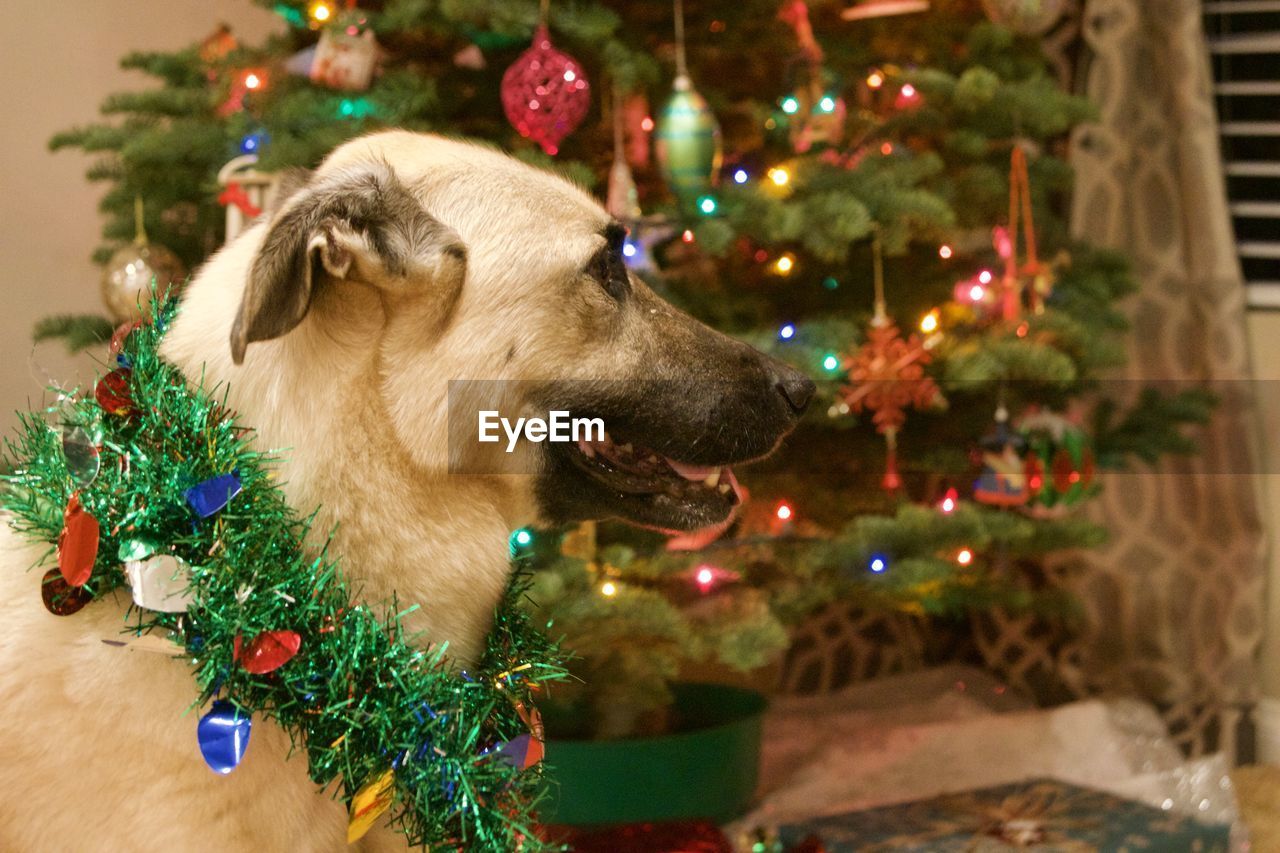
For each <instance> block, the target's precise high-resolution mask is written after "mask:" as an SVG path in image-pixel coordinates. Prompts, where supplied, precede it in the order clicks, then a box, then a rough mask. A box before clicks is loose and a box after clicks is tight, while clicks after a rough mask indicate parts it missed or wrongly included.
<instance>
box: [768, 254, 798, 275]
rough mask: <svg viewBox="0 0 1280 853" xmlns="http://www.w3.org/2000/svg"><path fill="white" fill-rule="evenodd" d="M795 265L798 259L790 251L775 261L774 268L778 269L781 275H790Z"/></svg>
mask: <svg viewBox="0 0 1280 853" xmlns="http://www.w3.org/2000/svg"><path fill="white" fill-rule="evenodd" d="M795 265H796V259H795V257H793V256H792V255H791V254H789V253H788V254H786V255H783V256H782V257H780V258H778V259H777V260H776V261H774V262H773V268H774V269H775V270H777V271H778V273H779V274H780V275H790V274H791V270H792V269H794V268H795Z"/></svg>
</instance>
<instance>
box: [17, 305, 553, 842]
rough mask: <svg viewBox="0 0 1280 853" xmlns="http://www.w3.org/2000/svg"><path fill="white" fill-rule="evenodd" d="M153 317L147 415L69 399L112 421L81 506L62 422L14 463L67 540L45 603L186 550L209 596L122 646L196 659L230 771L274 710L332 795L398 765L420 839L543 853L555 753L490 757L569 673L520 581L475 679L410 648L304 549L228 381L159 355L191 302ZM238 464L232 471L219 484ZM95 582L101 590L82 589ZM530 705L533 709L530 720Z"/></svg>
mask: <svg viewBox="0 0 1280 853" xmlns="http://www.w3.org/2000/svg"><path fill="white" fill-rule="evenodd" d="M151 310H153V311H154V312H155V314H156V320H155V322H153V323H150V324H147V325H144V326H141V327H139V328H137V329H135V330H133V331H132V333H130V334H128V335H127V337H124V339H123V340H122V341H121V342H120V352H119V354H118V357H119V358H121V359H123V360H124V361H125V362H127V363H128V364H129V365H130V370H129V371H127V372H120V373H118V374H117V376H118V377H120V378H121V379H123V380H124V382H125V383H126V385H124V386H121V387H117V388H116V389H114V390H115V391H116V392H118V395H119V396H120V397H123V398H126V399H128V400H130V401H132V406H133V411H134V414H133V416H131V417H130V418H128V419H125V418H120V417H115V416H112V415H109V414H107V413H106V412H104V410H103V409H102V407H101V406H99V404H98V403H97V400H96V395H91V396H89V397H88V398H74V399H70V400H68V402H67V404H66V406H65V407H64V408H63V410H62V411H60V412H59V422H60V423H62V424H67V425H69V426H75V427H80V428H82V429H84V430H85V432H86V433H89V434H90V435H91V436H96V435H97V433H98V432H99V431H100V432H101V439H100V440H99V441H98V442H97V446H98V448H99V453H100V455H101V456H102V460H101V467H100V470H99V472H98V475H97V477H96V478H95V479H94V480H93V481H92V483H90V484H89V485H87V486H83V487H81V488H80V491H79V493H78V494H73V495H72V499H71V500H69V501H68V512H67V517H66V522H65V523H64V522H61V521H59V520H58V519H57V517H56V514H52V515H54V517H50V516H51V513H49V512H48V500H49V496H65V495H67V494H68V492H69V491H71V489H72V482H71V478H70V476H69V474H68V471H67V466H66V460H65V457H64V453H63V449H62V435H61V433H60V431H59V430H57V429H50V428H49V426H48V424H47V423H46V422H45V420H44V418H43V417H40V416H36V415H29V416H25V417H24V418H23V421H22V426H23V429H22V431H21V433H20V435H19V436H18V437H17V439H16V440H15V441H14V442H13V443H12V444H11V445H10V453H11V454H12V458H9V459H7V460H5V462H4V464H3V470H5V471H8V472H10V473H8V474H5V475H3V481H4V488H3V489H0V501H2V502H3V509H4V510H5V511H6V512H8V513H9V514H10V516H11V517H12V518H13V520H14V522H15V524H16V525H17V527H18V529H19V530H21V531H23V532H24V534H25V535H27V536H29V537H31V538H32V540H33V541H41V542H46V543H54V542H59V540H60V544H61V547H60V548H59V549H58V551H59V554H58V557H59V568H58V569H56V570H55V571H56V573H57V574H56V576H54V577H51V578H50V582H49V583H48V584H42V589H41V599H42V600H43V601H45V602H46V604H45V606H46V607H48V608H50V609H51V611H53V612H55V613H58V612H65V613H70V612H72V610H73V609H74V608H75V607H76V606H77V605H80V604H82V602H83V600H87V598H88V597H89V593H90V592H92V594H93V596H95V597H100V596H102V594H103V593H110V592H113V591H116V590H121V589H122V588H123V587H124V586H125V585H126V584H127V583H128V580H129V575H128V570H127V569H126V568H125V567H122V566H121V565H120V562H118V560H117V555H118V554H121V553H124V554H126V555H127V556H136V555H147V556H144V557H143V560H147V561H149V560H155V559H157V558H156V556H155V555H157V554H159V555H171V556H173V557H174V558H176V559H178V560H181V561H182V562H183V563H184V564H185V566H186V571H187V572H188V573H189V575H190V582H189V584H188V588H189V590H190V594H191V597H192V599H193V602H194V603H192V604H191V606H189V607H188V609H187V612H185V613H170V612H164V611H161V610H151V609H142V608H139V609H137V610H134V611H133V612H132V613H131V614H130V616H129V621H130V628H131V629H132V633H131V635H130V636H129V637H123V638H121V639H120V640H111V641H109V642H108V643H107V644H108V645H112V646H115V647H119V648H122V649H127V650H139V651H141V650H149V649H155V650H157V651H159V652H161V653H163V654H167V655H178V656H182V657H185V658H187V659H188V660H195V661H199V665H196V666H193V667H192V668H191V671H192V673H193V675H194V677H195V679H196V683H197V689H196V691H195V693H196V698H197V699H198V701H199V702H201V703H208V702H214V700H215V699H216V700H219V701H218V702H214V704H213V707H212V708H210V709H209V713H208V714H206V715H205V717H204V718H203V719H202V720H201V721H200V725H198V726H197V735H198V741H199V748H200V752H201V754H202V755H203V756H204V757H205V760H206V762H208V764H209V765H210V767H211V768H213V769H214V770H215V771H216V772H218V773H227V772H229V771H230V770H231V769H232V768H234V767H235V766H236V764H237V763H238V762H239V761H240V760H241V759H242V757H243V755H244V747H245V745H246V744H247V735H248V732H249V720H250V718H251V716H252V715H253V714H255V713H267V714H269V715H270V716H271V717H272V719H273V720H275V721H276V722H278V724H279V725H280V726H281V727H282V728H284V729H285V730H286V731H287V733H288V734H289V736H290V737H291V739H292V740H293V742H294V743H296V744H299V745H301V750H303V751H305V754H306V755H307V759H308V762H309V765H310V767H309V773H310V775H311V778H312V779H313V780H314V781H315V782H316V784H317V785H318V786H319V787H320V788H322V789H325V790H329V791H337V792H352V793H354V792H356V791H357V790H359V788H360V787H361V786H362V785H364V784H365V783H367V782H368V781H369V774H370V772H371V770H372V769H374V768H377V769H379V770H380V769H381V768H385V767H386V766H387V763H388V762H391V763H392V764H394V766H395V767H396V771H395V774H394V778H393V782H392V786H393V789H394V803H397V804H400V805H399V806H398V807H397V809H396V810H395V814H394V817H393V819H394V820H396V821H397V822H398V823H399V824H400V825H401V826H402V827H403V828H404V830H405V831H406V832H407V833H408V835H409V837H410V838H411V839H413V841H414V843H415V844H421V845H426V846H428V847H430V848H431V849H437V848H439V849H446V848H451V847H452V846H456V841H457V839H458V838H460V837H465V838H466V839H468V844H469V845H470V846H473V847H474V848H475V849H478V850H511V849H517V848H519V849H522V850H524V851H528V853H533V851H545V850H546V849H547V848H546V846H545V845H544V844H543V842H541V841H540V840H538V839H536V838H533V837H531V836H529V835H528V832H527V827H529V826H530V820H531V816H530V807H531V803H532V802H533V800H534V799H536V797H537V795H538V792H540V791H541V790H542V789H543V787H544V785H545V782H544V781H543V779H542V771H541V765H537V766H532V767H530V768H529V769H527V770H519V769H517V768H516V767H514V766H512V765H511V764H510V763H509V762H507V761H500V760H484V759H485V752H486V748H487V747H489V746H490V745H492V744H496V743H507V742H509V741H511V740H513V739H514V738H516V737H518V736H519V735H521V734H525V733H528V732H530V729H531V726H530V723H529V722H528V721H527V720H532V719H535V718H534V716H533V714H532V710H531V709H532V700H533V697H534V691H535V689H537V688H539V687H540V686H542V685H544V684H546V683H547V682H548V681H552V680H558V679H560V678H563V677H564V672H563V670H562V669H561V668H560V667H559V665H558V663H557V662H556V660H555V652H554V651H553V650H554V646H553V644H551V643H550V641H548V640H547V639H546V637H545V636H543V635H542V634H541V633H539V632H538V631H537V630H536V629H534V628H533V627H532V625H531V624H530V622H529V618H528V616H527V614H526V613H525V612H524V611H522V610H521V609H520V608H519V606H518V602H519V601H520V600H521V599H522V597H523V596H524V595H525V590H526V586H525V584H524V581H523V580H520V581H518V582H517V583H515V584H513V585H512V586H511V587H510V589H508V590H507V592H506V593H505V594H504V596H503V598H502V599H501V601H500V603H499V606H498V607H497V609H496V611H495V614H494V622H493V625H492V628H491V630H490V633H489V635H488V637H487V641H486V649H485V651H484V653H483V654H482V655H481V656H480V657H479V661H480V663H479V664H478V665H477V666H475V667H473V668H468V670H467V671H466V672H465V673H463V672H459V671H458V670H457V669H456V668H455V667H454V666H453V665H452V664H451V663H450V662H449V661H448V660H447V659H446V658H445V656H444V651H443V650H442V649H440V648H438V647H428V648H423V647H421V646H419V645H416V644H411V643H410V642H409V640H408V639H407V638H408V637H409V636H410V635H409V634H408V632H407V630H406V629H405V628H404V626H403V625H402V624H401V622H400V617H399V616H398V615H395V614H392V615H390V616H387V615H385V614H384V613H383V611H382V609H381V608H375V607H369V606H367V605H365V604H364V603H363V602H360V601H359V600H358V599H353V598H352V597H351V594H350V592H349V590H350V589H351V588H352V586H351V584H350V581H349V580H347V578H346V575H345V573H344V572H343V571H342V570H341V568H340V567H339V566H337V565H336V564H335V563H334V562H333V560H332V557H331V556H328V555H326V554H325V552H324V551H323V549H321V550H320V551H318V552H317V550H316V549H314V548H312V547H310V546H308V545H307V544H306V543H308V542H315V541H321V542H323V540H324V537H323V535H321V534H319V533H318V532H316V531H312V530H310V529H309V526H308V519H307V518H299V516H298V515H297V514H296V513H295V512H294V511H293V510H291V509H290V508H289V506H288V504H287V503H286V501H285V499H284V495H283V494H282V493H281V491H280V489H279V487H278V486H277V485H276V483H275V481H274V479H273V473H272V472H273V471H275V470H277V466H278V462H276V461H275V460H273V459H272V458H271V457H270V456H268V455H266V454H263V453H261V452H259V451H257V450H254V449H252V448H251V447H250V446H249V445H248V443H247V442H248V440H249V438H248V436H247V435H246V433H245V431H244V430H243V427H242V426H240V425H239V424H237V423H236V422H235V419H234V417H232V416H231V415H230V414H229V413H227V412H225V411H224V410H223V409H222V407H221V406H220V405H219V402H218V401H219V400H221V399H223V396H222V395H223V393H224V390H223V389H219V391H218V398H217V399H214V398H212V397H211V396H210V393H209V392H208V391H207V390H206V389H204V388H202V387H201V386H199V385H198V384H189V383H188V382H187V380H186V378H185V377H184V376H183V375H182V374H181V373H180V372H178V370H177V369H175V368H174V367H172V366H171V365H169V364H167V363H166V362H164V361H163V360H162V359H161V358H160V356H159V354H158V349H159V346H160V343H161V340H162V337H163V334H164V329H165V328H166V327H167V326H169V325H170V324H171V321H172V318H173V314H174V312H175V311H176V310H177V306H176V303H175V302H174V301H169V302H168V303H166V304H165V305H164V306H162V307H159V308H155V309H151ZM228 471H231V472H236V480H235V483H234V484H233V483H230V482H229V481H227V480H222V479H220V478H221V477H223V476H225V472H228ZM210 482H213V483H214V484H215V486H216V487H215V488H212V489H210V490H209V494H207V495H206V496H211V497H212V498H213V504H214V505H221V504H224V503H225V499H226V498H227V496H228V495H229V493H231V492H233V491H234V490H235V487H237V486H238V488H239V490H240V494H239V496H238V497H237V498H236V499H235V505H234V508H235V511H234V512H231V511H226V510H224V511H222V512H221V513H218V514H217V515H216V516H214V517H211V519H210V521H208V522H207V523H196V524H193V523H192V522H193V521H197V520H198V515H197V511H198V510H201V509H205V508H212V506H209V505H205V504H202V503H201V501H200V500H197V501H196V502H195V504H194V505H193V504H192V503H189V502H188V492H189V490H190V489H191V488H192V487H193V484H204V483H210ZM81 504H82V505H83V507H91V508H92V509H93V513H92V516H90V515H89V513H88V512H86V511H85V510H84V509H83V508H81V507H80V505H81ZM99 522H101V528H100V529H99V528H98V523H99ZM94 531H96V532H97V534H98V537H100V541H99V542H98V543H97V547H94V548H89V547H88V544H89V543H90V537H88V536H87V535H85V534H86V533H87V532H94ZM149 549H151V551H150V553H148V551H149ZM95 555H96V557H95ZM64 569H65V570H66V573H65V574H64V571H63V570H64ZM67 575H70V577H69V578H68V577H67ZM161 577H163V575H161ZM82 579H90V584H89V587H90V589H89V590H84V589H80V588H77V587H75V586H74V585H72V584H71V582H72V581H75V582H79V581H81V580H82ZM146 600H148V601H149V600H150V599H146ZM104 606H105V605H104ZM264 635H265V636H264ZM169 638H172V640H171V639H169ZM138 689H139V690H145V689H147V685H146V684H145V683H140V684H139V685H138ZM517 703H520V704H522V705H523V706H524V707H525V708H528V709H530V711H529V712H528V713H526V714H524V715H522V714H521V713H520V712H519V711H518V710H517V709H516V705H517ZM353 709H358V711H359V712H358V713H354V712H353ZM156 724H157V725H161V724H162V721H156ZM173 724H174V725H181V723H180V722H179V720H178V718H176V717H175V718H174V721H173ZM533 740H534V739H531V740H530V743H529V751H531V750H533V749H534V742H533ZM529 751H526V762H527V761H528V756H529ZM397 762H398V763H397ZM373 772H377V771H376V770H375V771H373ZM342 796H343V798H344V800H347V802H348V803H349V802H350V797H351V794H342Z"/></svg>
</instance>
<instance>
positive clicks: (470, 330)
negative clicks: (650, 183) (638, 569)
mask: <svg viewBox="0 0 1280 853" xmlns="http://www.w3.org/2000/svg"><path fill="white" fill-rule="evenodd" d="M625 235H626V232H625V229H624V228H623V227H622V226H621V225H620V224H619V223H618V222H616V221H614V220H613V219H612V218H611V217H610V216H609V215H608V214H607V213H606V212H605V211H604V210H603V209H602V208H601V207H600V205H599V204H598V203H597V202H595V201H594V200H593V199H592V198H591V197H590V196H588V195H587V194H585V193H583V192H581V191H580V190H578V189H577V188H576V187H574V186H572V185H570V184H569V183H567V182H565V181H563V180H561V179H559V178H557V177H555V176H553V175H550V174H548V173H545V172H541V171H538V170H536V169H533V168H531V167H528V166H526V165H523V164H521V163H519V162H518V161H515V160H513V159H511V158H509V157H506V156H504V155H502V154H500V153H498V152H495V151H491V150H488V149H485V148H480V147H477V146H473V145H468V144H464V143H460V142H455V141H451V140H446V139H441V138H439V137H431V136H423V135H418V134H410V133H405V132H389V133H383V134H377V135H374V136H369V137H364V138H362V139H359V140H356V141H354V142H352V143H348V144H347V145H345V146H343V147H342V148H339V149H338V150H337V151H335V152H334V154H333V155H331V156H330V158H329V159H328V160H327V161H326V162H325V164H323V165H322V166H321V168H320V169H319V170H317V172H316V173H315V174H314V175H312V176H310V177H309V178H308V179H307V180H306V182H305V183H303V184H302V185H301V187H300V188H298V189H296V190H295V191H293V192H292V193H291V194H289V195H288V197H287V198H286V199H285V200H284V201H283V203H281V204H280V205H279V208H278V210H276V211H275V212H274V213H273V214H272V216H271V219H270V221H269V223H268V225H267V226H266V233H265V235H264V236H263V237H262V241H261V244H260V247H259V249H258V252H257V255H256V257H255V258H254V260H253V263H252V266H251V272H250V275H249V280H248V282H247V285H246V289H245V292H244V296H243V300H242V303H241V305H240V309H239V313H238V315H237V317H236V320H235V325H234V328H233V330H232V333H231V349H232V354H233V357H234V359H235V360H236V361H237V363H239V362H240V361H242V360H243V359H244V357H245V350H246V347H247V345H248V344H250V343H252V342H255V341H263V340H268V339H272V338H279V337H281V336H283V335H285V334H286V333H288V332H290V331H291V330H292V329H294V328H295V327H297V326H299V325H300V324H302V323H303V322H304V320H305V321H306V322H307V323H317V324H323V326H324V328H325V330H326V331H325V332H324V334H322V335H320V339H321V340H324V341H327V342H331V343H332V345H333V346H334V347H344V346H350V347H353V348H354V347H363V349H364V350H365V351H366V352H367V351H369V350H376V352H377V361H376V374H375V380H374V381H376V383H377V384H378V385H379V388H378V391H377V393H378V394H379V395H380V397H381V399H382V401H383V403H384V405H385V409H386V413H387V415H388V416H389V420H390V421H391V423H392V424H393V429H394V432H395V437H396V441H397V442H398V443H399V444H400V445H401V446H402V448H403V449H404V450H405V452H406V453H407V455H408V458H410V459H411V460H412V461H413V464H414V465H417V466H420V467H422V468H424V469H434V470H436V471H439V470H440V469H441V468H443V467H445V466H450V467H452V469H453V471H454V472H455V473H458V472H461V473H464V474H465V473H467V467H468V465H469V464H475V463H476V460H475V459H473V458H471V457H470V456H469V454H472V453H480V452H496V451H499V450H500V449H501V448H500V446H495V445H487V446H481V445H479V444H476V443H475V442H474V440H473V441H472V442H470V443H468V445H467V447H465V448H460V447H458V446H454V447H452V448H450V447H447V446H446V445H447V444H448V443H449V442H448V439H447V435H448V423H449V420H450V415H449V413H448V412H447V411H446V410H447V409H448V407H450V406H453V407H454V408H455V409H456V408H458V407H467V406H468V404H470V411H472V412H473V414H471V415H469V416H468V417H467V419H466V420H465V421H464V422H465V423H469V424H471V425H472V427H471V429H473V430H474V429H475V428H476V427H475V424H476V421H475V420H474V410H475V409H477V408H480V407H481V406H483V405H486V404H490V405H494V406H495V407H496V408H498V409H500V410H501V411H502V413H503V414H504V415H509V416H510V417H511V419H512V420H514V418H515V417H519V416H526V415H543V416H545V415H546V414H547V413H548V412H551V411H556V410H559V411H566V412H569V413H571V415H572V416H574V417H583V418H598V419H599V420H601V421H603V423H604V426H605V428H606V429H607V430H608V435H607V436H606V437H601V436H599V435H598V434H596V435H591V436H590V437H588V435H587V434H582V433H580V434H579V440H577V441H571V442H565V443H555V442H545V443H538V444H534V443H530V442H527V441H525V442H521V443H520V446H519V450H518V454H519V455H520V458H521V459H522V460H523V462H524V463H525V464H527V465H528V469H527V470H528V473H529V475H530V476H528V477H527V478H525V479H524V480H523V481H522V482H523V486H522V487H523V488H525V489H526V493H527V495H528V497H529V499H530V501H531V502H532V503H533V504H534V505H536V508H537V510H538V514H539V515H540V517H541V519H542V520H543V521H546V522H552V523H560V522H566V521H571V520H579V519H588V518H604V517H620V518H623V519H626V520H630V521H633V522H637V523H640V524H645V525H650V526H655V527H661V528H666V529H692V528H696V527H701V526H705V525H708V524H712V523H716V522H719V521H722V520H723V519H725V518H726V517H727V516H728V515H729V513H730V511H731V509H732V507H733V506H734V505H735V504H736V503H737V502H738V500H739V498H740V494H739V491H738V487H737V481H736V480H735V478H734V477H733V473H732V471H731V470H729V466H731V465H733V464H734V463H738V462H742V461H746V460H749V459H754V458H757V457H760V456H763V455H765V454H767V453H768V452H769V451H771V450H772V449H773V448H774V447H775V446H776V445H777V443H778V442H779V440H780V439H781V438H782V436H783V435H785V434H786V433H787V432H788V431H789V430H790V429H791V427H792V426H793V425H794V424H795V422H796V419H797V418H798V417H799V415H800V414H801V413H802V412H803V411H804V409H805V407H806V405H807V404H808V402H809V399H810V397H811V396H812V394H813V390H814V388H813V383H812V382H811V381H810V380H809V379H808V378H807V377H805V376H804V375H803V374H801V373H799V372H797V371H795V370H793V369H791V368H789V367H787V366H785V365H783V364H782V363H780V362H778V361H775V360H773V359H771V358H768V357H767V356H765V355H763V354H761V353H759V352H757V351H756V350H754V349H752V348H750V347H748V346H747V345H745V344H743V343H741V342H739V341H736V340H734V339H732V338H729V337H727V336H725V335H722V334H720V333H718V332H716V331H714V330H712V329H710V328H708V327H707V326H704V325H702V324H701V323H699V322H697V321H696V320H694V319H693V318H691V317H689V316H688V315H686V314H683V313H681V312H680V311H677V310H676V309H675V308H673V307H672V306H671V305H669V304H668V303H667V302H665V301H663V300H662V299H660V298H659V297H658V296H657V295H655V294H654V293H653V291H651V290H650V289H649V288H648V287H647V286H646V285H645V284H644V283H643V282H642V281H640V280H639V279H638V278H637V277H636V276H634V275H632V274H630V272H629V271H628V269H627V267H626V266H625V265H624V264H623V246H624V238H625ZM313 337H314V336H313ZM462 379H465V380H473V381H474V383H475V385H474V388H480V387H483V388H485V389H486V390H485V391H483V392H480V391H475V390H474V388H473V390H472V392H468V391H467V390H466V389H463V390H461V391H459V390H458V386H457V383H454V393H453V395H452V397H453V399H452V400H451V399H450V397H451V395H450V393H449V380H462ZM495 389H500V390H495ZM482 398H483V400H484V402H481V400H482ZM495 401H496V402H495ZM454 423H455V428H456V424H457V423H458V420H457V418H456V412H455V419H454ZM503 441H504V442H505V437H504V438H503ZM454 443H455V445H456V444H457V442H456V436H455V442H454Z"/></svg>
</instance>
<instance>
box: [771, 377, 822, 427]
mask: <svg viewBox="0 0 1280 853" xmlns="http://www.w3.org/2000/svg"><path fill="white" fill-rule="evenodd" d="M773 387H774V388H777V389H778V393H779V394H781V395H782V398H783V399H784V400H786V401H787V405H789V406H790V407H791V411H793V412H795V413H796V414H797V415H799V414H801V413H803V412H804V410H805V409H807V408H809V401H810V400H812V399H813V393H814V391H816V390H817V386H816V385H814V384H813V380H812V379H810V378H809V377H808V376H805V375H804V374H803V373H801V372H800V371H798V370H792V369H791V368H789V367H788V368H784V369H783V370H782V371H781V373H780V375H779V376H778V377H777V381H776V382H774V384H773Z"/></svg>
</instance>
